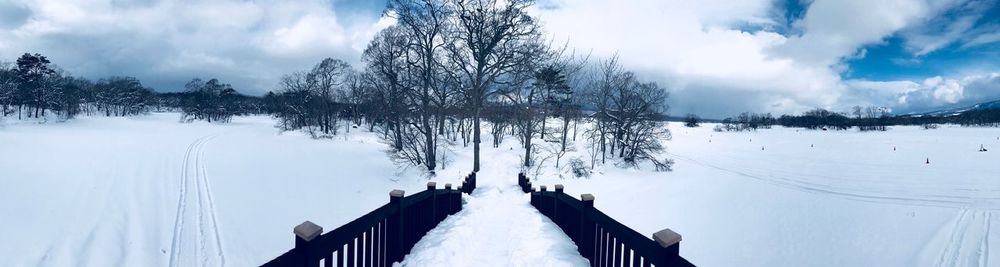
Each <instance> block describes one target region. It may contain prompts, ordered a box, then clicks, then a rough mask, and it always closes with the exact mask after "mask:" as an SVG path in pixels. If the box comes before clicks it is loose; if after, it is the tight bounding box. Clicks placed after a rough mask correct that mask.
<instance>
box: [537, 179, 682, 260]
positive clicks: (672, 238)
mask: <svg viewBox="0 0 1000 267" xmlns="http://www.w3.org/2000/svg"><path fill="white" fill-rule="evenodd" d="M522 179H523V181H522ZM518 184H519V185H522V190H525V188H526V190H525V191H528V192H529V193H531V205H532V206H534V207H535V209H537V210H538V211H539V212H541V213H542V214H543V215H545V216H547V217H549V219H551V220H552V222H554V223H555V224H556V225H558V226H559V228H561V229H562V230H563V232H565V233H566V235H567V236H569V237H570V239H572V240H573V242H574V243H576V246H577V250H578V251H579V252H580V255H582V256H583V257H584V258H587V259H588V260H590V265H591V266H615V267H618V266H694V264H691V263H690V262H688V261H687V260H685V259H684V258H681V256H680V255H679V252H680V241H681V236H680V235H679V234H677V233H675V232H673V231H671V230H670V229H664V230H662V231H659V232H656V233H655V234H653V238H652V240H651V239H649V238H646V237H645V236H643V235H642V234H640V233H639V232H636V231H635V230H632V229H631V228H628V227H626V226H625V225H623V224H621V223H619V222H618V221H616V220H615V219H613V218H611V217H609V216H608V215H606V214H604V212H601V211H600V210H597V209H596V208H594V196H593V195H591V194H583V195H581V196H580V200H577V199H575V198H573V197H572V196H570V195H567V194H566V193H564V192H563V186H562V185H555V188H554V189H555V191H548V189H547V188H546V186H544V185H543V186H540V187H539V189H540V190H537V191H536V190H535V189H534V188H532V187H531V182H530V181H528V178H527V177H525V176H524V174H520V175H518ZM525 186H527V187H525Z"/></svg>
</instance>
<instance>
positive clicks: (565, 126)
mask: <svg viewBox="0 0 1000 267" xmlns="http://www.w3.org/2000/svg"><path fill="white" fill-rule="evenodd" d="M567 134H569V118H568V117H563V132H562V152H566V135H567ZM558 165H559V164H556V167H559V166H558Z"/></svg>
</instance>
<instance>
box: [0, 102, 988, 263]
mask: <svg viewBox="0 0 1000 267" xmlns="http://www.w3.org/2000/svg"><path fill="white" fill-rule="evenodd" d="M178 118H179V116H178V115H177V114H152V115H148V116H142V117H135V118H101V117H81V118H78V119H74V120H70V121H67V122H55V121H49V122H47V123H44V124H37V123H19V122H15V121H12V120H10V119H9V118H8V119H6V120H4V121H3V123H6V124H5V126H3V127H0V220H2V221H0V226H2V227H0V266H123V265H124V266H170V265H176V266H196V265H205V266H219V265H223V261H224V264H225V265H229V266H246V265H251V266H252V265H258V264H261V263H263V262H265V261H267V260H269V259H271V258H273V257H275V256H277V255H279V254H281V253H283V252H284V251H286V250H288V249H289V248H291V247H292V246H293V235H292V233H291V230H292V227H294V226H295V225H297V224H299V223H301V222H302V221H305V220H310V221H313V222H315V223H317V224H318V225H320V226H323V227H324V228H325V229H326V230H330V229H333V228H336V227H338V226H340V225H342V224H343V223H346V222H349V221H350V220H353V219H354V218H357V217H358V216H360V215H363V214H365V213H367V212H369V211H371V210H372V209H374V208H376V207H379V206H381V205H383V204H384V203H386V202H387V201H388V196H387V193H388V192H389V191H390V190H391V189H403V190H406V191H407V192H419V191H421V190H423V189H424V185H425V184H426V182H427V181H428V178H427V176H426V175H424V174H422V173H421V172H420V171H419V167H408V168H406V167H400V166H399V165H397V164H395V163H393V162H392V161H390V159H389V158H388V157H387V156H386V154H385V152H384V150H385V149H386V148H387V147H386V146H385V145H384V144H382V143H381V142H380V141H378V136H377V134H374V133H368V132H367V130H366V129H351V133H350V134H342V135H338V136H337V137H334V138H333V139H330V140H314V139H311V138H309V137H308V136H307V135H304V134H301V133H295V132H288V133H279V132H278V131H277V130H276V129H275V128H274V127H273V125H274V121H273V120H272V119H270V118H267V117H240V118H234V122H233V123H232V124H208V123H201V122H196V123H178V122H177V119H178ZM552 125H557V124H552ZM712 127H713V125H711V124H707V125H703V126H702V127H700V128H685V127H682V126H680V124H679V123H671V125H670V129H671V130H672V132H673V140H671V141H669V142H667V143H666V144H667V148H668V150H667V151H668V152H669V154H668V155H666V156H667V157H669V158H672V159H674V160H676V164H675V165H674V171H673V172H653V171H651V170H650V169H651V168H650V167H649V166H643V167H642V168H640V169H633V168H619V167H616V166H614V164H613V163H612V162H609V163H608V164H607V165H604V166H598V167H597V169H596V171H595V173H593V174H592V175H591V176H590V177H589V178H572V175H571V174H570V171H569V170H568V168H566V167H565V166H566V165H568V163H567V162H569V160H570V159H573V158H580V159H583V160H584V161H586V162H587V163H588V164H587V165H589V160H588V158H589V157H588V156H587V153H586V151H585V149H584V145H585V144H584V142H583V141H582V138H583V135H582V131H583V130H584V129H585V128H586V126H585V125H581V126H580V130H581V134H580V136H578V138H579V139H580V140H581V141H577V142H575V143H573V144H572V146H571V151H570V152H569V153H567V154H566V156H565V157H563V158H562V159H561V160H560V162H561V165H562V166H563V168H560V169H556V168H554V166H553V165H554V164H553V163H554V162H555V159H554V158H549V159H544V157H546V156H547V155H545V154H546V153H548V152H546V151H550V150H552V149H551V147H554V146H556V145H557V144H556V143H553V142H545V141H543V140H537V141H536V142H535V143H536V144H538V145H539V147H538V148H537V149H536V151H539V153H542V154H540V156H541V157H542V158H540V159H539V161H540V162H544V167H542V168H538V169H535V168H532V169H529V170H527V172H528V174H529V176H531V177H532V178H534V179H537V180H535V181H533V183H534V184H535V185H549V186H551V185H553V184H564V185H565V186H566V187H565V190H566V192H567V193H569V194H570V195H573V196H577V197H578V196H579V195H580V194H583V193H592V194H594V195H595V196H596V201H595V205H596V207H597V208H598V209H601V210H602V211H604V212H605V213H607V214H608V215H610V216H612V217H613V218H615V219H616V220H618V221H620V222H622V223H623V224H625V225H628V226H630V227H632V228H633V229H636V230H637V231H639V232H640V233H642V234H644V235H646V236H650V235H652V233H654V232H657V231H659V230H662V229H664V228H670V229H672V230H674V231H676V232H677V233H679V234H681V235H682V236H683V241H682V242H681V256H683V257H685V258H687V259H688V260H690V261H691V262H693V263H695V264H697V265H698V266H1000V260H998V259H997V257H998V256H1000V250H998V249H996V246H997V245H996V244H998V243H997V242H998V241H1000V240H998V239H1000V231H995V230H992V227H994V226H996V225H1000V224H998V221H997V220H998V218H1000V216H995V215H997V212H998V210H1000V177H998V176H997V173H1000V164H997V162H1000V154H997V152H994V151H1000V150H997V148H998V147H1000V139H998V137H1000V129H997V128H960V127H953V126H944V127H942V128H940V129H937V130H923V129H920V128H919V127H893V128H892V129H891V130H890V131H888V132H867V133H859V132H856V131H810V130H799V129H786V128H776V129H770V130H760V131H757V132H739V133H717V132H713V131H712V130H711V129H712ZM483 137H484V139H486V140H483V143H482V144H483V153H484V154H483V157H482V158H483V168H482V171H481V172H480V173H479V174H478V183H479V188H478V189H477V191H476V192H475V193H474V194H473V195H472V196H466V197H465V201H466V206H465V209H464V210H463V211H461V212H459V213H458V214H456V215H454V216H451V217H449V218H448V219H446V220H445V221H444V222H443V223H442V224H441V225H440V226H439V227H438V228H436V229H434V230H432V231H431V233H430V234H428V235H427V236H425V237H424V238H423V239H422V240H421V241H419V242H418V244H417V246H416V247H415V248H414V251H413V253H412V254H410V255H408V256H406V258H405V260H404V261H405V262H404V263H403V264H404V265H408V266H456V265H458V266H480V265H483V266H497V265H500V266H503V265H513V266H539V265H540V266H575V265H583V264H585V260H584V259H582V258H581V257H580V256H579V255H577V254H576V253H575V247H574V246H573V244H572V243H571V242H569V240H568V238H567V237H566V236H565V234H563V233H562V232H561V231H558V228H557V227H556V226H554V225H553V224H552V223H551V222H550V221H549V220H548V219H547V218H545V217H544V216H540V215H538V213H537V212H536V211H534V209H532V208H531V207H530V206H529V205H528V203H527V202H528V196H527V195H524V194H522V193H520V192H519V191H517V189H516V185H515V184H516V173H517V172H518V171H520V168H519V167H518V166H519V165H520V155H521V154H523V150H520V149H519V148H518V147H519V144H518V142H517V141H516V140H515V139H514V138H512V137H507V139H506V140H504V142H503V143H502V144H501V146H500V147H499V148H492V147H491V146H490V145H489V144H491V143H492V142H491V141H490V140H489V138H490V136H489V134H485V133H484V134H483ZM546 137H547V138H549V136H546ZM551 138H555V137H554V136H553V137H551ZM751 140H752V141H751ZM980 144H982V145H985V147H986V148H987V149H990V151H989V152H977V151H978V149H979V146H980ZM762 147H763V148H764V149H763V150H762V149H761V148H762ZM894 147H895V148H896V149H895V150H893V148H894ZM448 151H449V152H446V153H447V157H448V162H447V165H446V166H447V168H446V169H445V170H441V171H438V174H437V176H436V177H433V178H432V180H433V181H437V182H438V184H439V185H442V184H444V183H452V184H458V183H459V178H460V177H462V176H464V175H465V174H467V173H468V172H469V171H470V169H471V164H470V161H469V158H471V154H470V153H471V147H462V145H461V144H455V145H452V146H451V147H450V148H449V149H448ZM927 159H929V160H930V164H925V161H926V160H927ZM182 196H183V197H182ZM178 214H180V216H178Z"/></svg>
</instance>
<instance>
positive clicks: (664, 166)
mask: <svg viewBox="0 0 1000 267" xmlns="http://www.w3.org/2000/svg"><path fill="white" fill-rule="evenodd" d="M651 161H652V162H653V166H655V167H656V171H658V172H669V171H673V170H674V160H673V159H666V158H665V159H663V160H656V159H652V160H651Z"/></svg>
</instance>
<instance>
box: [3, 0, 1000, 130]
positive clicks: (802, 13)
mask: <svg viewBox="0 0 1000 267" xmlns="http://www.w3.org/2000/svg"><path fill="white" fill-rule="evenodd" d="M384 5H385V1H360V0H358V1H353V0H295V1H285V0H257V1H244V0H216V1H199V2H190V1H179V0H0V60H8V61H11V60H14V59H15V58H16V57H17V56H18V55H20V54H21V53H24V52H37V53H42V54H45V55H47V56H49V57H50V58H51V59H52V60H53V61H54V62H56V63H57V64H58V65H59V66H60V67H61V68H63V69H64V70H66V71H67V72H69V73H72V74H74V75H79V76H84V77H88V78H92V79H97V78H101V77H107V76H111V75H128V76H135V77H138V78H140V79H141V80H142V81H144V83H145V84H146V85H148V86H151V87H154V88H156V89H158V90H162V91H172V90H178V89H179V88H181V87H182V86H183V84H184V83H186V82H187V81H188V80H190V79H191V78H194V77H201V78H207V77H217V78H220V79H222V80H224V81H226V82H229V83H232V84H233V85H234V86H235V87H236V88H237V89H239V90H241V91H243V92H247V93H252V94H261V93H263V92H266V91H268V90H271V89H272V88H274V86H275V85H276V84H277V81H278V79H279V78H280V76H281V75H282V74H286V73H290V72H293V71H298V70H304V69H308V68H309V67H310V66H312V65H313V64H315V63H316V62H319V61H320V60H321V59H322V58H324V57H335V58H342V59H344V60H346V61H348V62H352V63H354V64H359V59H360V54H361V51H363V49H364V47H365V45H366V44H367V42H368V40H370V39H371V36H373V35H374V34H375V33H376V32H377V31H378V30H380V29H382V28H384V27H386V26H387V25H391V24H392V23H393V22H392V20H391V19H389V18H384V17H381V15H382V7H383V6H384ZM531 12H532V14H533V15H535V16H537V17H538V18H539V19H540V21H541V22H542V23H543V26H544V28H545V31H546V32H547V33H548V35H547V37H548V38H551V39H552V40H554V41H556V42H563V41H566V42H568V43H569V45H570V47H572V48H574V49H576V51H578V52H579V53H580V54H590V55H591V56H592V57H591V58H592V62H596V61H599V60H600V59H602V58H608V57H611V56H613V55H618V56H619V57H620V59H621V62H622V63H623V64H625V65H626V67H627V68H629V69H631V70H634V71H635V72H636V73H637V74H638V75H639V76H640V77H642V78H644V79H647V80H651V81H656V82H658V83H660V84H661V85H662V86H663V87H665V88H667V90H669V91H670V92H671V98H670V101H669V102H670V105H671V112H672V113H674V114H683V113H688V112H693V113H698V114H701V115H702V116H704V117H714V118H719V117H725V116H729V115H733V114H736V113H739V112H742V111H759V112H773V113H778V114H782V113H797V112H802V111H804V110H808V109H812V108H817V107H819V108H827V109H831V110H835V111H846V110H849V108H850V107H851V106H854V105H875V106H885V107H889V108H892V109H893V110H894V112H896V113H906V112H914V111H921V110H933V109H939V108H945V107H954V106H962V105H971V104H974V103H977V102H984V101H989V100H995V99H1000V87H998V84H1000V7H998V4H997V0H878V1H870V0H740V1H732V0H698V1H693V0H619V1H606V0H539V1H538V5H536V7H535V8H533V10H532V11H531Z"/></svg>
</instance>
